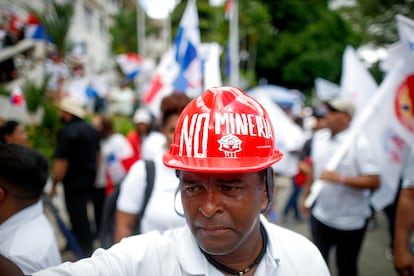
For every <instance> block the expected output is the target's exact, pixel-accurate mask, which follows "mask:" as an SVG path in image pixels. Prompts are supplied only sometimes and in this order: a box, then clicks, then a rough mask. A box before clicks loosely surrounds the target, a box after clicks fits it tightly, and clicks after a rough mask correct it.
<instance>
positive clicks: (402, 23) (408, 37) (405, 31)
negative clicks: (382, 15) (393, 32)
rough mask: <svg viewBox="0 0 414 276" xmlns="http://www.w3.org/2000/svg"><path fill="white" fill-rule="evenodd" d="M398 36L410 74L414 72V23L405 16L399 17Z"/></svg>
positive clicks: (405, 64)
mask: <svg viewBox="0 0 414 276" xmlns="http://www.w3.org/2000/svg"><path fill="white" fill-rule="evenodd" d="M396 18H397V29H398V36H399V38H400V41H401V44H402V45H401V47H402V48H401V53H402V55H403V59H404V66H405V67H406V70H407V71H408V72H413V71H414V21H413V20H412V19H410V18H408V17H405V16H403V15H397V16H396Z"/></svg>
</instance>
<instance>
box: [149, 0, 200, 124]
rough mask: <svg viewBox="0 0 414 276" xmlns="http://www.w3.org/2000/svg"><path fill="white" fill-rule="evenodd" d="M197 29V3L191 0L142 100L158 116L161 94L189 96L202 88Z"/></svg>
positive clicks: (196, 94) (198, 92)
mask: <svg viewBox="0 0 414 276" xmlns="http://www.w3.org/2000/svg"><path fill="white" fill-rule="evenodd" d="M199 46H200V30H199V26H198V14H197V7H196V3H195V1H194V0H190V1H188V3H187V7H186V9H185V11H184V15H183V17H182V18H181V22H180V26H179V29H178V33H177V35H176V37H175V40H174V46H173V47H172V48H170V49H169V50H168V51H167V52H166V53H165V54H164V56H163V57H162V58H161V61H160V63H159V65H158V67H157V69H156V73H155V75H154V77H153V79H152V81H151V84H150V88H149V89H148V91H147V93H146V94H145V95H144V98H143V103H144V105H146V106H147V107H148V108H149V109H150V110H151V112H152V113H153V114H154V115H155V116H157V117H158V115H159V104H160V102H161V99H162V98H163V97H164V96H167V95H169V94H171V93H172V92H173V91H177V92H183V93H186V94H187V95H188V96H190V97H195V96H198V95H199V94H200V93H201V92H202V63H201V57H200V55H199Z"/></svg>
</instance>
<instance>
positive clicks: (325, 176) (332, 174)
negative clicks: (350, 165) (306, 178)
mask: <svg viewBox="0 0 414 276" xmlns="http://www.w3.org/2000/svg"><path fill="white" fill-rule="evenodd" d="M319 178H320V179H321V180H325V181H329V182H336V183H342V181H341V175H340V174H339V173H337V172H336V171H328V170H323V171H322V173H321V176H320V177H319Z"/></svg>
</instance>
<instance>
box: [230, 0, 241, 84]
mask: <svg viewBox="0 0 414 276" xmlns="http://www.w3.org/2000/svg"><path fill="white" fill-rule="evenodd" d="M239 60H240V55H239V3H238V0H234V1H233V9H232V11H231V14H230V85H234V86H239V84H240V79H239V78H240V75H239Z"/></svg>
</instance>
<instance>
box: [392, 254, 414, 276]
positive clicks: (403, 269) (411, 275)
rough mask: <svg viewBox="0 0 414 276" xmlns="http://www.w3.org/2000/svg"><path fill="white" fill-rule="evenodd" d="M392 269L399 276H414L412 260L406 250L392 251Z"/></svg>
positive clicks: (413, 262) (413, 260)
mask: <svg viewBox="0 0 414 276" xmlns="http://www.w3.org/2000/svg"><path fill="white" fill-rule="evenodd" d="M394 267H395V270H396V271H397V273H398V275H400V276H414V258H413V256H412V255H411V252H410V251H409V250H408V249H407V250H395V251H394Z"/></svg>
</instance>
